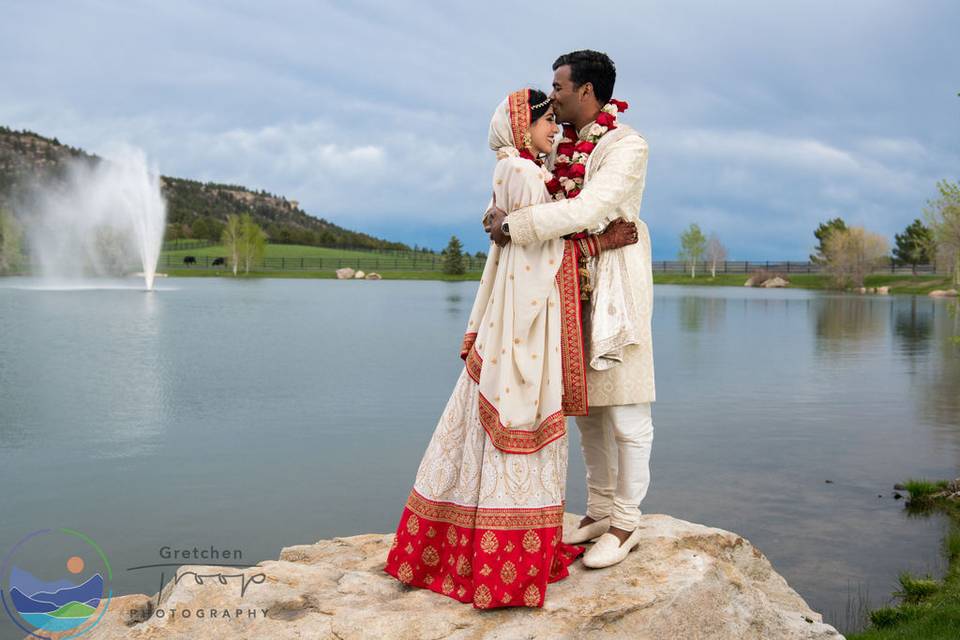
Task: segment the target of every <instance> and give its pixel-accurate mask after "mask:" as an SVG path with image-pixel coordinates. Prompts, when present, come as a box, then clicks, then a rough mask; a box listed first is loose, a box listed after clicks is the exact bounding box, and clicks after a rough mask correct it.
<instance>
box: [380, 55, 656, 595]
mask: <svg viewBox="0 0 960 640" xmlns="http://www.w3.org/2000/svg"><path fill="white" fill-rule="evenodd" d="M553 69H554V81H553V91H552V92H551V94H550V96H549V97H548V96H546V95H545V94H543V93H542V92H540V91H537V90H533V89H522V90H520V91H515V92H513V93H511V94H510V95H509V96H507V98H506V99H505V100H503V102H501V103H500V105H499V106H498V107H497V109H496V111H495V112H494V114H493V118H492V120H491V122H490V133H489V141H490V148H491V149H492V150H493V151H495V152H496V156H497V164H496V168H495V169H494V172H493V194H494V198H493V202H492V204H491V206H490V207H489V208H488V210H487V212H486V213H485V214H484V217H483V224H484V229H485V230H486V231H487V232H489V234H490V236H491V241H492V242H491V245H490V252H489V255H488V257H487V261H486V264H485V266H484V270H483V275H482V276H481V279H480V285H479V289H478V291H477V296H476V299H475V301H474V304H473V308H472V311H471V313H470V318H469V321H468V324H467V328H466V333H465V336H464V339H463V344H462V346H461V348H460V357H461V358H462V359H463V360H464V363H465V365H464V368H463V370H462V371H461V373H460V377H459V379H458V380H457V382H456V384H455V386H454V389H453V393H452V394H451V396H450V399H449V400H448V402H447V405H446V407H445V409H444V411H443V414H442V415H441V417H440V420H439V423H438V424H437V426H436V429H435V430H434V433H433V436H432V437H431V440H430V443H429V445H428V446H427V450H426V452H425V454H424V456H423V459H422V460H421V463H420V467H419V469H418V471H417V475H416V479H415V481H414V485H413V488H412V490H411V491H410V493H409V496H408V498H407V501H406V505H405V506H404V509H403V513H402V515H401V517H400V522H399V525H398V527H397V534H396V537H395V538H394V542H393V545H392V547H391V548H390V551H389V553H388V556H387V562H386V566H385V567H384V570H385V571H386V572H387V573H388V574H390V575H392V576H394V577H396V578H397V579H398V580H400V581H401V582H403V583H404V584H407V585H411V586H416V587H421V588H426V589H430V590H432V591H435V592H437V593H442V594H444V595H447V596H450V597H452V598H455V599H457V600H459V601H461V602H472V603H473V605H474V607H477V608H482V609H486V608H495V607H505V606H527V607H542V606H543V602H544V599H545V597H546V590H547V584H548V583H550V582H556V581H557V580H560V579H562V578H564V577H566V576H567V575H568V569H567V568H568V566H569V565H570V564H571V563H573V562H574V561H575V559H576V558H577V557H578V556H580V554H583V553H584V552H585V551H586V553H585V554H584V556H583V560H582V561H583V564H584V566H587V567H591V568H601V567H607V566H611V565H613V564H616V563H618V562H620V561H621V560H623V559H624V558H625V557H626V556H627V554H628V553H629V552H630V551H631V550H632V549H633V548H635V547H636V546H637V545H638V544H639V536H640V530H639V522H640V508H639V505H640V502H641V501H642V500H643V498H644V496H645V495H646V492H647V487H648V486H649V482H650V472H649V458H650V449H651V446H652V440H653V423H652V419H651V403H652V402H653V401H654V399H655V392H654V379H653V350H652V338H651V332H650V329H651V327H650V322H651V314H652V308H653V277H652V271H651V255H650V239H649V234H648V231H647V227H646V225H645V224H644V222H643V221H642V220H640V219H639V217H638V213H639V210H640V203H641V198H642V195H643V187H644V178H645V174H646V165H647V143H646V141H645V140H644V139H643V138H642V137H641V136H640V135H639V134H638V133H637V132H636V131H634V130H633V129H632V128H630V127H629V126H627V125H625V124H623V123H621V122H620V121H619V115H620V113H621V112H623V111H624V110H625V109H626V108H627V104H626V103H624V102H621V101H619V100H613V99H612V94H613V86H614V81H615V78H616V70H615V67H614V64H613V62H612V61H611V60H610V58H609V57H607V56H606V55H605V54H603V53H599V52H595V51H575V52H573V53H570V54H567V55H563V56H561V57H560V58H558V59H557V61H556V62H555V63H554V65H553ZM558 122H560V123H564V127H563V133H562V138H559V139H558V138H557V136H558V135H560V129H559V128H558V126H557V123H558ZM557 142H558V143H557ZM501 207H502V208H501ZM567 416H576V423H577V426H578V428H579V430H580V436H581V443H582V451H583V457H584V462H585V465H586V469H587V478H586V480H587V489H588V493H587V510H586V517H584V518H583V519H582V520H581V521H580V522H579V523H578V525H577V526H576V527H574V528H572V529H570V530H567V531H564V529H563V514H564V507H565V483H566V472H567V431H566V417H567ZM593 539H597V540H596V542H595V543H594V544H593V546H592V547H590V549H589V550H588V551H587V550H586V547H585V546H582V545H581V543H586V542H588V541H590V540H593Z"/></svg>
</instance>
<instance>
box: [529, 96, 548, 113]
mask: <svg viewBox="0 0 960 640" xmlns="http://www.w3.org/2000/svg"><path fill="white" fill-rule="evenodd" d="M548 104H550V98H547V99H546V100H544V101H543V102H541V103H540V104H535V105H531V106H530V110H531V111H533V110H535V109H539V108H540V107H543V106H546V105H548Z"/></svg>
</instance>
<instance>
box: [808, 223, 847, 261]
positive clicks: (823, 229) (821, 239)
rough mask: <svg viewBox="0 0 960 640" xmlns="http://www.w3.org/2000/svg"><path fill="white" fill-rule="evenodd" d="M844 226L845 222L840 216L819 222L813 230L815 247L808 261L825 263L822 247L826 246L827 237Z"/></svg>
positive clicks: (844, 227) (841, 229)
mask: <svg viewBox="0 0 960 640" xmlns="http://www.w3.org/2000/svg"><path fill="white" fill-rule="evenodd" d="M846 228H847V223H845V222H844V221H843V219H842V218H834V219H833V220H827V221H826V222H821V223H820V226H819V227H817V230H816V231H814V232H813V235H814V236H816V238H817V247H816V253H815V254H812V255H811V256H810V262H812V263H814V264H826V262H827V258H826V253H825V252H824V249H825V248H826V246H827V238H829V237H830V234H831V233H832V232H833V231H845V230H846Z"/></svg>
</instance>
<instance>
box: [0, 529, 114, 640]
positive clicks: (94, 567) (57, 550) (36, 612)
mask: <svg viewBox="0 0 960 640" xmlns="http://www.w3.org/2000/svg"><path fill="white" fill-rule="evenodd" d="M112 579H113V571H112V570H111V569H110V562H109V561H108V560H107V556H106V554H104V553H103V550H102V549H101V548H100V546H99V545H98V544H97V543H96V542H94V541H93V540H91V539H90V538H89V537H88V536H86V535H84V534H82V533H80V532H79V531H74V530H73V529H41V530H40V531H34V532H33V533H31V534H29V535H27V536H25V537H24V538H23V539H22V540H20V541H19V542H17V544H15V545H14V546H13V548H12V549H11V550H10V552H9V553H7V555H6V557H5V558H4V559H3V565H2V567H0V600H2V601H3V608H4V610H5V611H6V612H7V615H8V616H10V619H11V620H13V622H14V623H15V624H16V625H17V626H18V627H20V628H21V629H23V630H24V631H26V632H27V633H28V634H30V635H31V636H33V637H35V638H52V637H53V635H52V634H57V636H56V637H57V638H59V639H60V640H66V639H67V638H75V637H77V636H79V635H82V634H84V633H86V632H87V631H89V630H90V629H92V628H93V627H94V626H96V624H97V623H98V622H100V620H101V618H103V615H104V614H105V613H106V612H107V607H108V606H109V604H110V598H111V597H112V596H113V590H112V589H111V588H110V586H109V583H110V581H111V580H112ZM101 603H102V605H103V606H101Z"/></svg>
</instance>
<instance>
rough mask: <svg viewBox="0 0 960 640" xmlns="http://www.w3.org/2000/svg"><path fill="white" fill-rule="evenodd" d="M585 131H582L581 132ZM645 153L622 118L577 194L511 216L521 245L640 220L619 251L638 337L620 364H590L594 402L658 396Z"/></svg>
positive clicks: (604, 403)
mask: <svg viewBox="0 0 960 640" xmlns="http://www.w3.org/2000/svg"><path fill="white" fill-rule="evenodd" d="M591 124H592V123H591ZM587 126H588V127H589V126H590V125H587ZM583 133H584V131H583V130H581V135H582V134H583ZM647 152H648V148H647V142H646V140H644V139H643V137H642V136H640V134H639V133H637V132H636V131H635V130H634V129H632V128H631V127H629V126H627V125H625V124H620V123H618V124H617V128H616V129H614V130H613V131H610V132H608V133H607V134H605V135H604V136H603V137H602V138H600V141H599V142H598V144H597V146H596V148H595V149H594V150H593V152H592V153H591V154H590V156H589V158H588V160H587V165H586V175H585V177H584V188H583V190H582V191H581V193H580V195H579V196H577V197H576V198H574V199H572V200H561V201H559V202H549V203H545V204H539V205H535V206H532V207H526V208H523V209H519V210H517V211H514V212H512V213H510V214H509V216H508V219H509V221H510V240H511V242H513V243H515V244H518V245H527V244H530V243H533V242H543V241H545V240H549V239H551V238H558V237H560V236H563V235H566V234H568V233H573V232H577V231H581V230H583V229H589V230H590V231H591V232H596V231H598V230H599V229H601V228H602V227H604V226H605V225H606V224H607V223H608V222H610V221H611V220H613V219H615V218H623V219H625V220H632V221H633V222H635V223H636V225H637V234H638V236H639V241H638V242H637V243H636V244H632V245H628V246H626V247H623V248H622V249H617V250H615V251H622V252H623V258H624V259H623V261H622V263H621V264H624V265H625V267H626V273H624V274H622V275H623V278H624V280H625V282H626V286H627V287H629V289H630V292H631V293H632V294H633V298H634V302H635V303H636V305H637V311H638V319H639V325H640V340H639V343H638V344H630V345H628V346H626V347H625V349H624V352H623V356H622V358H623V361H622V363H621V364H619V365H617V366H614V367H611V368H609V369H605V370H602V371H598V370H596V369H594V368H592V367H588V368H587V397H588V398H589V404H590V406H591V407H595V406H611V405H624V404H633V403H640V402H653V401H654V400H656V388H655V385H654V368H653V338H652V334H651V318H652V315H653V272H652V264H651V251H650V234H649V231H648V229H647V225H646V224H645V223H644V222H643V220H641V219H640V217H639V212H640V204H641V200H642V198H643V188H644V182H645V178H646V172H647ZM597 277H598V281H597V283H596V286H602V279H603V277H604V273H603V271H602V270H601V271H600V272H599V273H598V274H597ZM603 312H604V310H603V309H594V310H593V313H594V314H596V313H603Z"/></svg>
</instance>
